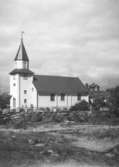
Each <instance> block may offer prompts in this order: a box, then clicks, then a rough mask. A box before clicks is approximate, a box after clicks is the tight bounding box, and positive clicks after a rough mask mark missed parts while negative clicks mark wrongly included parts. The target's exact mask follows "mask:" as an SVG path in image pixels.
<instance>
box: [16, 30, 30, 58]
mask: <svg viewBox="0 0 119 167" xmlns="http://www.w3.org/2000/svg"><path fill="white" fill-rule="evenodd" d="M23 34H24V32H23V31H22V32H21V43H20V46H19V49H18V52H17V54H16V57H15V59H14V60H15V61H17V60H23V61H29V58H28V56H27V53H26V49H25V47H24V43H23Z"/></svg>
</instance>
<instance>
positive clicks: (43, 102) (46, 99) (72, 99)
mask: <svg viewBox="0 0 119 167" xmlns="http://www.w3.org/2000/svg"><path fill="white" fill-rule="evenodd" d="M77 102H78V100H77V96H67V95H65V100H64V101H61V96H55V101H51V100H50V96H38V107H39V108H40V107H49V108H51V107H68V108H69V107H71V106H72V105H75V104H76V103H77Z"/></svg>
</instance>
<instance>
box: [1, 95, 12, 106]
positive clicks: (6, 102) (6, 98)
mask: <svg viewBox="0 0 119 167" xmlns="http://www.w3.org/2000/svg"><path fill="white" fill-rule="evenodd" d="M9 103H10V95H8V94H7V93H3V94H0V108H1V109H4V108H7V107H8V105H9Z"/></svg>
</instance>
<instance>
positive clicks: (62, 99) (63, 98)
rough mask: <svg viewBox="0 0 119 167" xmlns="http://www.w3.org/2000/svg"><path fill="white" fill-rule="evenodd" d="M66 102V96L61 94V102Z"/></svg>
mask: <svg viewBox="0 0 119 167" xmlns="http://www.w3.org/2000/svg"><path fill="white" fill-rule="evenodd" d="M64 100H65V94H64V93H62V94H61V101H64Z"/></svg>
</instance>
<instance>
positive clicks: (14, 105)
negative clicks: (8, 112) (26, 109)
mask: <svg viewBox="0 0 119 167" xmlns="http://www.w3.org/2000/svg"><path fill="white" fill-rule="evenodd" d="M13 107H14V108H15V107H16V99H15V98H13Z"/></svg>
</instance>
